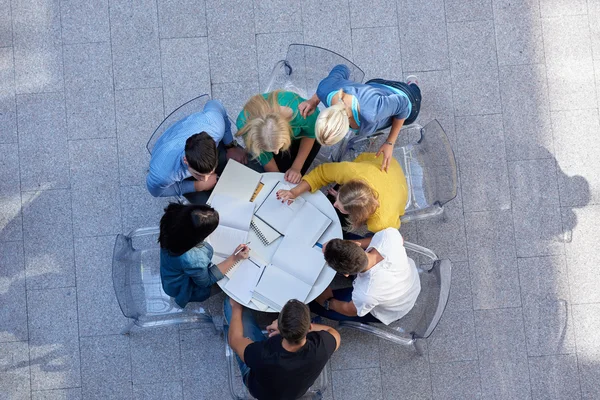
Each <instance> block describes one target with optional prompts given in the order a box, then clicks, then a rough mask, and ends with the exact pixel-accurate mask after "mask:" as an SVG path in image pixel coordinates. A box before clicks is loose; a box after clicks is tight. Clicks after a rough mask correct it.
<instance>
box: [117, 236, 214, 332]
mask: <svg viewBox="0 0 600 400" xmlns="http://www.w3.org/2000/svg"><path fill="white" fill-rule="evenodd" d="M158 233H159V229H158V228H142V229H137V230H135V231H133V232H131V233H130V234H128V235H122V234H119V235H117V238H116V241H115V247H114V251H113V265H112V279H113V286H114V289H115V295H116V297H117V301H118V302H119V306H120V307H121V311H122V312H123V315H125V317H127V318H131V319H132V320H133V321H134V322H135V323H136V325H138V326H142V327H149V326H163V325H175V324H179V323H183V322H200V321H202V322H210V317H209V316H208V315H207V314H206V313H205V311H204V309H203V308H199V309H197V310H192V309H191V308H190V306H187V307H186V308H184V309H182V308H181V307H179V306H178V305H177V304H176V303H175V301H174V300H173V299H172V298H171V297H170V296H169V295H167V294H166V293H165V292H164V290H163V288H162V282H161V277H160V247H159V245H158V244H157V242H156V239H157V237H158Z"/></svg>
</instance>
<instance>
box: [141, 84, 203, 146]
mask: <svg viewBox="0 0 600 400" xmlns="http://www.w3.org/2000/svg"><path fill="white" fill-rule="evenodd" d="M208 100H210V96H209V95H208V94H203V95H201V96H198V97H196V98H193V99H192V100H190V101H188V102H186V103H184V104H182V105H180V106H179V107H177V108H176V109H175V110H174V111H173V112H171V114H169V115H168V116H167V118H165V119H164V120H163V122H161V123H160V125H159V126H158V128H156V130H155V131H154V133H152V136H150V139H149V140H148V143H147V144H146V149H148V153H150V154H152V149H154V146H155V145H156V142H158V140H159V139H160V137H161V136H162V134H163V133H165V131H166V130H167V129H169V128H170V127H171V126H172V125H173V124H174V123H176V122H177V121H179V120H182V119H183V118H185V117H187V116H188V115H190V114H193V113H196V112H199V111H202V110H203V109H204V105H205V104H206V103H207V102H208Z"/></svg>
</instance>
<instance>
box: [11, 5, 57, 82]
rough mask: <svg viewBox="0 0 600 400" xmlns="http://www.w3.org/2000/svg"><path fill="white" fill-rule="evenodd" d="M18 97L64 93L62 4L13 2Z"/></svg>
mask: <svg viewBox="0 0 600 400" xmlns="http://www.w3.org/2000/svg"><path fill="white" fill-rule="evenodd" d="M11 11H12V19H13V23H12V25H13V27H14V30H13V44H14V54H15V83H16V89H17V93H40V92H52V91H59V90H62V89H63V65H62V47H61V44H62V40H61V25H60V1H59V0H20V1H14V2H12V6H11Z"/></svg>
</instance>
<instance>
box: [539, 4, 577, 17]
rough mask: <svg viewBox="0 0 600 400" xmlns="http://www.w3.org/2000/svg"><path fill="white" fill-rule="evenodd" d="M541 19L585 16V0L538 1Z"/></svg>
mask: <svg viewBox="0 0 600 400" xmlns="http://www.w3.org/2000/svg"><path fill="white" fill-rule="evenodd" d="M540 12H541V15H542V18H547V17H565V16H567V15H582V14H587V13H588V9H587V5H586V0H540Z"/></svg>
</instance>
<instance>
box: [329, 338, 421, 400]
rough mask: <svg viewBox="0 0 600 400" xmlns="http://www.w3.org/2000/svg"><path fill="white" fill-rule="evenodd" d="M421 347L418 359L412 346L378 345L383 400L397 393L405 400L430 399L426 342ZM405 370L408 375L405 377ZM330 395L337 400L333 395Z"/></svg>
mask: <svg viewBox="0 0 600 400" xmlns="http://www.w3.org/2000/svg"><path fill="white" fill-rule="evenodd" d="M423 347H424V355H419V354H418V353H417V352H416V350H415V349H414V348H413V347H412V346H411V347H405V346H401V345H398V344H395V343H391V342H388V341H386V340H381V341H380V346H379V355H380V358H381V364H380V365H381V384H382V386H383V395H384V397H383V398H384V399H389V400H392V399H396V398H397V394H398V393H402V394H403V396H405V397H406V398H407V399H412V398H415V399H431V396H432V394H431V377H430V370H429V362H428V360H427V351H428V348H427V342H426V341H423ZM408 370H410V371H412V373H411V374H406V371H408ZM334 389H335V386H334ZM334 394H335V397H336V398H339V397H338V395H337V393H334ZM342 398H344V397H342Z"/></svg>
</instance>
